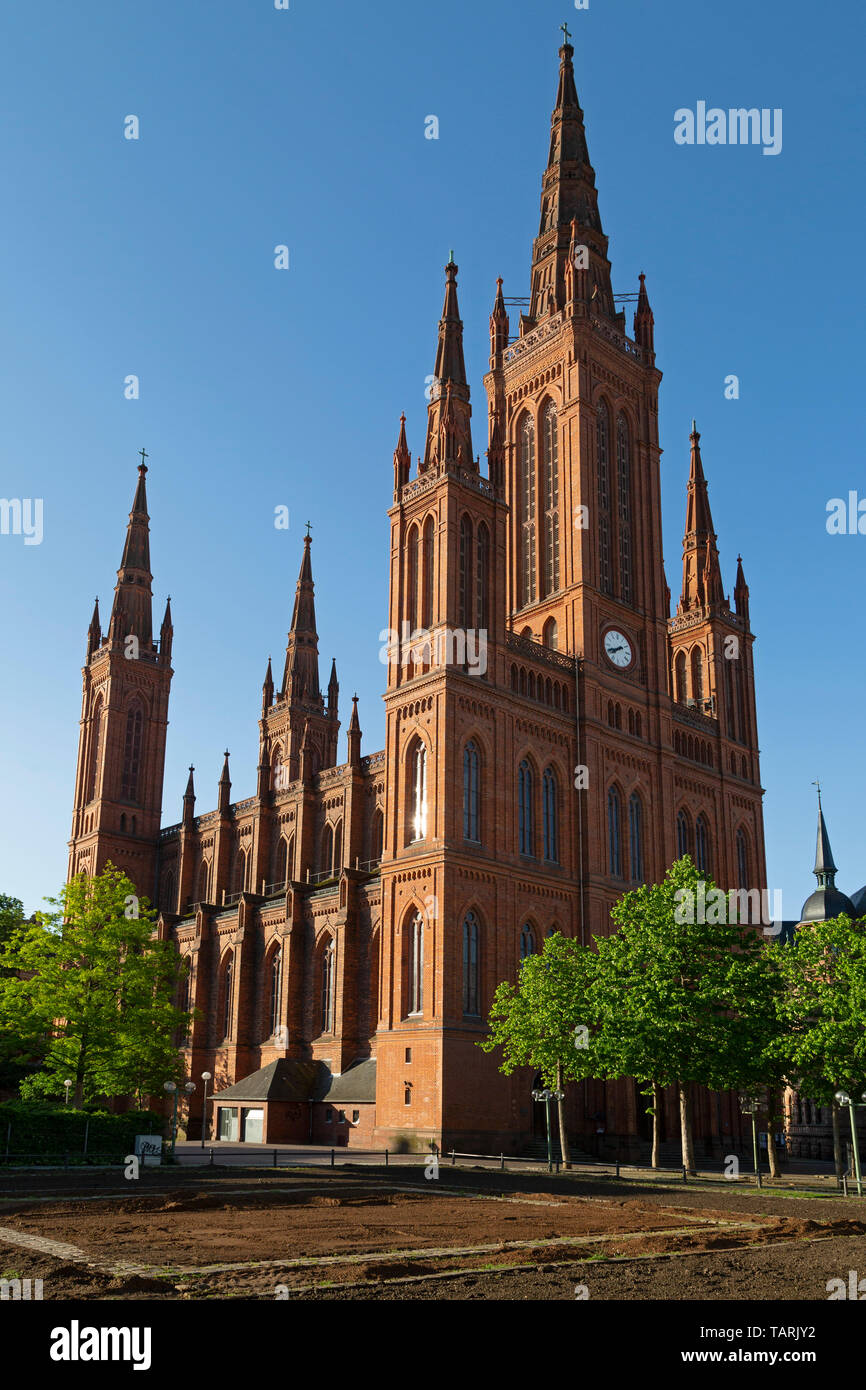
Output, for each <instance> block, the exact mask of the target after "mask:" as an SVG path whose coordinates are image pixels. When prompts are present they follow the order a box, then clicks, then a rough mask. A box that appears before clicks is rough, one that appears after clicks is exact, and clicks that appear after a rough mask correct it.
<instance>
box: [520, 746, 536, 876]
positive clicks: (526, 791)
mask: <svg viewBox="0 0 866 1390" xmlns="http://www.w3.org/2000/svg"><path fill="white" fill-rule="evenodd" d="M532 802H533V778H532V768H531V767H530V765H529V763H528V762H527V760H526V758H524V759H523V761H522V762H521V764H520V767H519V768H518V772H517V831H518V844H519V848H520V853H521V854H528V855H534V854H535V824H534V817H533V805H532Z"/></svg>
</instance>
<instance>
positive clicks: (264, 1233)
mask: <svg viewBox="0 0 866 1390" xmlns="http://www.w3.org/2000/svg"><path fill="white" fill-rule="evenodd" d="M0 1196H2V1198H3V1200H0V1228H3V1230H0V1276H4V1275H5V1276H6V1277H11V1276H15V1275H17V1276H18V1277H21V1278H28V1277H29V1278H41V1279H42V1280H43V1283H44V1297H45V1298H46V1299H52V1300H67V1299H133V1300H136V1301H138V1300H147V1299H153V1298H158V1299H189V1298H194V1299H201V1298H205V1299H216V1300H222V1299H226V1298H234V1299H236V1298H241V1299H274V1298H291V1299H298V1298H300V1299H316V1300H320V1299H369V1298H376V1299H380V1300H381V1299H383V1298H385V1299H389V1300H400V1301H406V1300H422V1301H430V1300H466V1299H473V1300H477V1299H496V1300H501V1299H508V1300H526V1299H530V1300H534V1299H545V1300H546V1299H551V1298H553V1299H570V1300H573V1299H574V1298H575V1297H576V1296H582V1294H583V1291H585V1294H586V1296H588V1297H590V1298H593V1299H606V1300H610V1299H614V1300H622V1299H628V1300H633V1299H673V1300H690V1299H693V1300H700V1301H705V1300H715V1299H719V1300H724V1299H740V1298H749V1299H770V1300H778V1299H807V1300H808V1299H820V1300H825V1299H826V1298H827V1291H826V1285H827V1281H828V1280H829V1279H831V1278H839V1277H842V1278H846V1277H847V1273H848V1270H849V1269H858V1268H859V1269H860V1270H863V1271H866V1201H858V1200H855V1199H848V1200H847V1201H846V1200H844V1199H841V1198H836V1197H835V1196H832V1195H827V1196H823V1195H822V1196H820V1197H816V1198H807V1197H804V1196H796V1197H794V1196H791V1197H780V1196H774V1195H771V1194H768V1193H766V1192H757V1191H755V1190H754V1189H752V1190H749V1189H746V1188H743V1187H727V1186H726V1187H721V1186H713V1187H711V1186H708V1185H701V1184H690V1185H688V1186H687V1187H686V1186H677V1185H675V1184H661V1183H658V1184H653V1185H652V1186H650V1185H649V1184H643V1183H642V1184H640V1185H638V1184H636V1183H634V1182H623V1181H620V1182H616V1181H615V1180H613V1179H611V1180H599V1179H586V1178H574V1177H570V1176H568V1175H561V1176H559V1177H547V1175H539V1174H534V1175H532V1176H529V1175H518V1174H500V1173H492V1172H490V1171H489V1170H488V1171H484V1170H460V1169H456V1170H455V1169H447V1170H442V1172H441V1176H440V1180H439V1181H436V1182H425V1181H424V1179H423V1177H422V1176H421V1173H420V1170H419V1171H414V1172H413V1171H411V1170H403V1171H400V1170H395V1169H390V1170H372V1169H366V1168H365V1169H364V1170H363V1171H359V1170H351V1169H337V1170H322V1169H314V1170H303V1171H297V1170H295V1171H293V1172H292V1174H290V1175H289V1174H287V1173H286V1172H285V1170H284V1171H282V1172H278V1173H274V1174H273V1175H272V1176H270V1175H269V1176H266V1177H265V1176H262V1175H261V1174H256V1175H255V1176H250V1175H248V1174H238V1173H232V1172H226V1173H224V1174H221V1175H219V1176H214V1175H212V1174H209V1175H208V1176H203V1175H198V1174H194V1173H189V1174H183V1175H181V1174H179V1173H177V1172H176V1171H175V1172H171V1171H166V1170H159V1171H157V1170H153V1171H151V1172H147V1171H143V1174H142V1179H141V1181H140V1182H139V1183H138V1184H136V1188H135V1191H134V1192H131V1191H130V1184H124V1183H121V1182H119V1181H118V1180H117V1178H116V1176H115V1175H114V1174H101V1175H100V1174H95V1173H82V1174H74V1175H72V1176H69V1177H63V1178H60V1177H58V1176H55V1175H51V1176H49V1175H45V1177H44V1178H43V1177H40V1176H38V1175H32V1174H31V1175H23V1174H21V1175H16V1176H15V1177H14V1178H13V1179H12V1180H11V1181H10V1180H6V1179H5V1178H4V1179H3V1180H2V1192H0ZM4 1230H5V1235H4ZM18 1237H21V1238H24V1239H27V1238H31V1237H34V1238H36V1239H37V1240H38V1241H39V1242H40V1243H41V1242H46V1244H44V1245H42V1248H39V1249H34V1248H24V1247H22V1246H21V1245H19V1244H17V1243H16V1240H17V1238H18ZM49 1242H63V1243H64V1244H65V1245H66V1246H67V1247H69V1249H67V1250H65V1251H58V1250H56V1249H53V1248H52V1246H51V1245H50V1244H49ZM576 1290H577V1293H576Z"/></svg>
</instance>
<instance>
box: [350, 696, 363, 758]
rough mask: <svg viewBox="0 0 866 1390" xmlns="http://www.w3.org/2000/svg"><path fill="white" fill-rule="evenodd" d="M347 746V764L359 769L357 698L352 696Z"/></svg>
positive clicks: (359, 729)
mask: <svg viewBox="0 0 866 1390" xmlns="http://www.w3.org/2000/svg"><path fill="white" fill-rule="evenodd" d="M347 739H348V744H349V762H350V763H351V764H352V767H359V766H360V763H361V724H360V721H359V719H358V697H357V695H353V696H352V717H351V719H350V720H349V728H348V730H347Z"/></svg>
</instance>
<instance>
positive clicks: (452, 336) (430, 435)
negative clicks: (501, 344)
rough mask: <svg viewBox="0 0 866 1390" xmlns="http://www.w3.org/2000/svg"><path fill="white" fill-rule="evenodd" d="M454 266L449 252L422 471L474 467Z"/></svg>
mask: <svg viewBox="0 0 866 1390" xmlns="http://www.w3.org/2000/svg"><path fill="white" fill-rule="evenodd" d="M457 269H458V267H457V266H456V265H455V263H454V252H453V251H452V252H451V258H450V260H449V261H448V264H447V265H446V267H445V303H444V306H443V308H442V318H441V319H440V320H439V344H438V347H437V349H436V367H435V371H434V373H433V385H432V388H431V394H430V405H429V407H428V414H427V447H426V450H425V453H424V463H423V467H422V471H426V470H427V469H428V468H435V467H440V468H450V467H459V468H465V469H467V470H473V469H474V468H475V464H474V461H473V457H472V428H471V425H470V419H471V416H472V407H471V406H470V404H469V384H468V382H467V380H466V364H465V362H464V360H463V323H462V321H461V319H460V307H459V305H458V303H457Z"/></svg>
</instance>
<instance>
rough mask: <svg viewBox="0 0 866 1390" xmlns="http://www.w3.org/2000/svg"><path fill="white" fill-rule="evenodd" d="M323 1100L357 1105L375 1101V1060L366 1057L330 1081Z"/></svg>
mask: <svg viewBox="0 0 866 1390" xmlns="http://www.w3.org/2000/svg"><path fill="white" fill-rule="evenodd" d="M322 1099H323V1100H327V1101H330V1102H331V1103H333V1104H337V1103H340V1104H347V1103H352V1102H355V1103H359V1102H361V1101H375V1099H376V1059H375V1057H368V1058H367V1059H366V1061H364V1062H355V1063H354V1064H353V1065H352V1066H351V1067H349V1070H348V1071H344V1072H343V1074H342V1076H335V1077H332V1079H331V1085H330V1087H329V1089H328V1091H327V1093H326V1094H325V1095H324V1096H323V1097H322Z"/></svg>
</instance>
